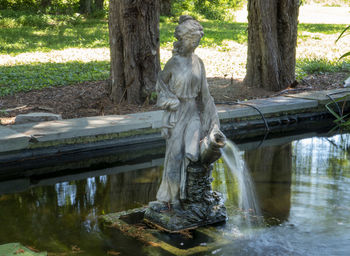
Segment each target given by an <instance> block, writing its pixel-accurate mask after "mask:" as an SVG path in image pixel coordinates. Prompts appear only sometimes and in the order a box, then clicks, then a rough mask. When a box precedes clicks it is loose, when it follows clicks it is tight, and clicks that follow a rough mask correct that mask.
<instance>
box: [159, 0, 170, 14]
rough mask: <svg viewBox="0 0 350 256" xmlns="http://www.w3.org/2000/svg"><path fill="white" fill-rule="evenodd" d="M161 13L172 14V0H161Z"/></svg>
mask: <svg viewBox="0 0 350 256" xmlns="http://www.w3.org/2000/svg"><path fill="white" fill-rule="evenodd" d="M160 15H164V16H170V15H171V0H160Z"/></svg>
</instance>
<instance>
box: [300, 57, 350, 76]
mask: <svg viewBox="0 0 350 256" xmlns="http://www.w3.org/2000/svg"><path fill="white" fill-rule="evenodd" d="M295 72H296V77H297V79H301V78H303V77H305V76H307V75H310V74H323V73H327V72H350V61H349V60H343V61H339V60H338V59H331V60H330V59H325V58H303V59H297V63H296V70H295Z"/></svg>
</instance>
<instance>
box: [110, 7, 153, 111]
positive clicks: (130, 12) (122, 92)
mask: <svg viewBox="0 0 350 256" xmlns="http://www.w3.org/2000/svg"><path fill="white" fill-rule="evenodd" d="M109 8H110V9H109V41H110V48H111V83H110V96H111V98H112V100H113V101H114V102H115V103H118V104H119V103H120V102H122V101H124V100H126V101H127V102H128V103H133V104H141V103H143V102H144V100H145V99H146V98H147V96H149V95H150V93H151V92H153V91H154V87H155V84H156V80H157V74H158V71H159V70H160V62H159V0H133V1H130V0H111V1H110V7H109Z"/></svg>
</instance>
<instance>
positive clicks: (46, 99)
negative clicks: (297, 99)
mask: <svg viewBox="0 0 350 256" xmlns="http://www.w3.org/2000/svg"><path fill="white" fill-rule="evenodd" d="M347 76H349V74H347V73H329V74H322V75H321V74H320V75H311V76H308V77H306V78H304V79H303V81H302V82H301V83H300V84H298V85H296V87H293V88H288V89H286V90H283V91H280V92H272V91H266V90H264V89H261V88H249V87H247V86H245V85H244V84H243V82H242V81H240V80H234V79H224V78H208V82H209V87H210V91H211V94H212V96H213V98H214V100H215V102H232V101H237V100H238V101H243V100H249V99H256V98H265V97H273V96H280V95H285V94H287V93H298V92H303V91H306V90H308V91H310V90H328V89H335V88H341V87H343V85H342V82H343V81H344V79H346V78H347ZM0 109H1V111H0V121H1V124H3V125H7V124H12V123H13V121H14V117H15V116H16V115H18V114H24V113H29V112H49V113H56V114H61V115H62V118H64V119H68V118H77V117H87V116H99V115H120V114H129V113H135V112H144V111H152V110H157V109H158V108H157V107H156V106H155V104H152V103H145V104H143V105H141V106H136V105H128V104H125V103H122V104H119V105H116V104H113V102H112V101H111V100H110V99H109V97H108V91H107V81H98V82H86V83H82V84H76V85H70V86H64V87H59V88H47V89H44V90H37V91H30V92H26V93H18V94H16V95H14V96H7V97H3V98H1V97H0Z"/></svg>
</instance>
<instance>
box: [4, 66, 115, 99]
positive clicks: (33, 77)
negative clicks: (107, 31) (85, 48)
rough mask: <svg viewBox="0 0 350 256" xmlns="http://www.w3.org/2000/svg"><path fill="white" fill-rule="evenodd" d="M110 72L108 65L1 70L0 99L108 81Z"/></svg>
mask: <svg viewBox="0 0 350 256" xmlns="http://www.w3.org/2000/svg"><path fill="white" fill-rule="evenodd" d="M109 69H110V66H109V61H99V62H97V61H96V62H87V63H84V62H77V61H75V62H66V63H32V64H28V65H16V66H0V96H6V95H12V94H14V93H16V92H21V91H30V90H33V89H42V88H47V87H53V86H63V85H68V84H75V83H81V82H84V81H98V80H105V79H107V78H108V77H109Z"/></svg>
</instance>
